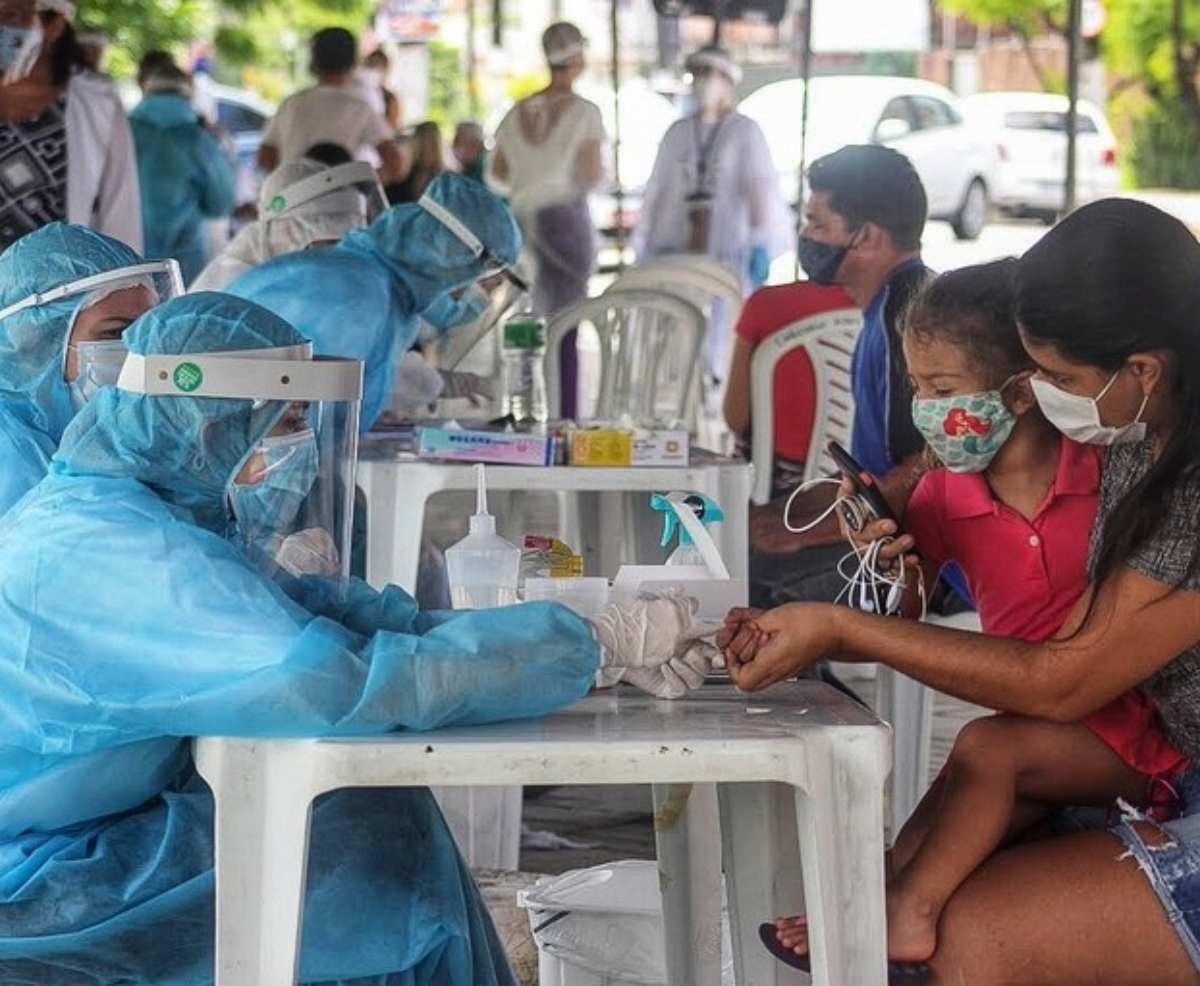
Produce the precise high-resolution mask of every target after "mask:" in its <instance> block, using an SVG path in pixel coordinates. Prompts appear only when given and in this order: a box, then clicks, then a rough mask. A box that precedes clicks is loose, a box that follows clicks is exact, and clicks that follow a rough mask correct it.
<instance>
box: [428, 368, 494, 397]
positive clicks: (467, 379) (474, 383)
mask: <svg viewBox="0 0 1200 986" xmlns="http://www.w3.org/2000/svg"><path fill="white" fill-rule="evenodd" d="M439 373H440V374H441V377H442V397H444V398H456V397H465V398H468V399H469V400H470V401H471V402H472V403H475V404H482V403H486V402H487V401H490V400H491V399H492V398H493V397H495V396H496V392H495V387H494V386H493V384H492V381H491V380H489V379H487V377H481V376H479V374H477V373H464V372H460V371H458V370H440V371H439ZM480 398H482V400H481V399H480Z"/></svg>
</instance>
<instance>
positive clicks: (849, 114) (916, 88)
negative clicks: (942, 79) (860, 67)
mask: <svg viewBox="0 0 1200 986" xmlns="http://www.w3.org/2000/svg"><path fill="white" fill-rule="evenodd" d="M811 85H812V89H811V92H810V98H809V131H808V155H807V156H808V160H809V161H810V162H811V161H813V160H815V159H816V158H818V157H821V156H822V155H825V154H829V153H831V152H833V151H836V150H837V149H838V148H839V147H844V146H845V145H846V144H869V143H876V144H886V145H887V146H888V147H892V148H895V149H896V150H897V151H900V152H901V153H902V154H904V155H905V156H906V157H908V159H909V160H910V161H912V163H913V166H914V167H915V168H916V169H917V173H918V174H919V175H920V176H921V181H922V183H923V184H924V186H925V194H926V195H927V196H928V197H929V215H930V218H932V219H945V220H948V221H949V222H950V223H951V225H952V226H953V227H954V233H955V235H956V236H957V237H958V238H959V239H962V240H973V239H976V238H977V237H978V236H979V234H980V233H982V232H983V227H984V226H985V224H986V223H987V219H988V214H989V211H990V204H991V198H992V190H993V182H994V175H995V169H996V165H997V159H998V151H997V146H996V142H995V141H994V140H992V139H989V137H988V135H987V134H986V132H984V131H982V130H981V129H980V128H978V127H976V126H975V125H973V124H972V123H970V122H968V121H967V120H966V118H965V117H964V115H963V113H962V110H961V109H960V108H959V103H958V100H957V99H956V98H955V96H954V94H953V93H951V92H950V90H948V89H946V88H945V87H944V86H939V85H937V84H936V83H933V82H926V81H924V80H921V79H909V78H899V77H892V76H866V75H864V76H848V75H833V76H820V77H818V78H815V79H813V80H812V82H811ZM803 96H804V83H803V81H802V80H800V79H784V80H783V81H780V82H772V83H770V84H769V85H766V86H763V87H762V88H761V89H758V90H756V91H755V92H753V93H751V94H750V95H749V96H747V97H746V99H744V100H743V101H742V103H741V105H740V106H739V107H738V109H739V110H740V112H742V113H744V114H745V115H746V116H748V117H750V118H751V119H752V120H754V121H755V122H757V123H758V125H759V126H760V127H762V129H763V133H764V134H766V138H767V144H768V146H769V147H770V149H771V156H772V158H773V159H774V161H775V167H776V168H777V169H778V171H779V180H780V182H781V183H782V185H783V188H784V193H785V195H786V196H787V198H788V200H789V201H793V200H794V199H795V198H796V191H797V170H798V168H799V165H800V113H801V104H802V100H803Z"/></svg>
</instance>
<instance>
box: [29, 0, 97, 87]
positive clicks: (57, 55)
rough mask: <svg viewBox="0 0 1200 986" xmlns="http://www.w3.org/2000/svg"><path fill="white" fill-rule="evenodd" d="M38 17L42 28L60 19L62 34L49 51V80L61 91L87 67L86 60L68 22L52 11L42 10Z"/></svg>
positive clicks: (73, 29) (73, 30)
mask: <svg viewBox="0 0 1200 986" xmlns="http://www.w3.org/2000/svg"><path fill="white" fill-rule="evenodd" d="M38 16H39V17H40V18H41V19H42V25H43V27H45V26H48V25H49V24H50V23H51V22H52V21H53V20H54V18H56V17H59V18H62V22H63V29H62V34H60V35H59V36H58V40H57V41H55V42H54V47H53V48H51V49H50V80H51V81H52V82H53V83H54V84H55V85H56V86H58V87H59V88H60V89H61V88H62V87H63V86H65V85H66V84H67V83H68V82H70V81H71V76H72V75H74V74H75V73H76V72H77V71H79V70H80V69H86V68H87V67H88V63H87V58H86V57H85V54H84V51H83V49H82V48H81V47H80V46H79V39H78V38H77V37H76V36H75V28H74V27H73V26H72V24H71V22H70V21H69V20H67V19H66V18H65V17H63V16H62V14H59V13H55V12H54V11H52V10H44V11H42V12H41V13H40V14H38Z"/></svg>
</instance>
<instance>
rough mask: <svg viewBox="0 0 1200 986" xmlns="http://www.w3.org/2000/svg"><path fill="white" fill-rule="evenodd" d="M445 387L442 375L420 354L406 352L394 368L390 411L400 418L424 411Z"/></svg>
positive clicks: (440, 394) (439, 395)
mask: <svg viewBox="0 0 1200 986" xmlns="http://www.w3.org/2000/svg"><path fill="white" fill-rule="evenodd" d="M445 386H446V385H445V383H444V382H443V381H442V375H441V374H440V373H438V371H437V370H435V369H434V368H433V367H431V366H430V365H429V364H428V363H426V362H425V360H424V359H423V358H422V357H421V354H420V353H417V352H412V351H410V352H407V353H405V354H404V358H403V359H401V360H400V364H399V365H398V366H397V367H396V380H395V388H394V394H393V397H392V407H391V411H392V413H393V414H394V415H396V416H397V417H401V418H404V417H409V416H410V415H413V414H417V413H419V412H421V411H424V410H426V409H427V408H428V407H429V405H430V404H432V403H433V402H434V401H436V400H437V399H438V398H439V397H441V396H442V390H443V389H444V388H445Z"/></svg>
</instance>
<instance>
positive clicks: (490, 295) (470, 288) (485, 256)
mask: <svg viewBox="0 0 1200 986" xmlns="http://www.w3.org/2000/svg"><path fill="white" fill-rule="evenodd" d="M417 204H418V205H419V206H420V207H421V208H422V209H424V210H425V211H426V212H428V213H429V214H430V215H431V216H433V218H435V219H436V220H437V221H438V222H440V223H441V224H442V225H443V226H445V227H446V228H447V229H448V230H449V231H450V232H451V233H453V234H454V236H455V237H456V238H457V239H458V240H459V241H460V242H461V243H462V244H463V245H464V246H466V247H467V248H468V249H469V250H470V251H471V252H472V253H473V254H474V255H475V256H476V257H477V258H478V259H479V261H480V262H481V263H482V264H483V273H482V274H480V275H479V276H478V277H477V278H476V279H475V280H474V281H472V282H471V283H470V284H468V285H467V286H466V287H465V288H463V289H461V292H453V293H452V295H453V294H458V293H461V294H462V296H463V298H464V299H465V298H470V299H471V301H468V307H469V308H470V309H471V316H472V317H471V318H470V319H469V320H467V321H464V322H462V323H460V324H459V325H458V326H456V327H455V331H454V332H453V333H452V334H451V335H448V336H444V337H443V339H442V344H441V350H440V355H441V358H440V360H439V362H440V365H441V367H442V368H443V369H445V370H453V369H454V368H455V367H456V366H458V364H459V363H461V362H462V360H463V359H464V358H465V357H466V355H467V354H468V353H469V352H470V351H471V350H472V349H474V348H475V346H476V345H477V344H478V343H479V342H480V341H481V340H482V339H484V338H486V337H487V336H488V334H489V333H490V332H491V331H492V330H493V329H495V327H496V326H497V325H499V324H500V322H501V321H502V320H503V319H504V318H505V317H506V316H507V315H508V314H509V312H511V311H513V310H514V309H515V308H516V307H518V305H520V304H521V302H522V299H523V298H524V296H525V295H526V294H528V293H529V288H530V285H529V283H528V282H527V281H526V280H525V279H524V278H523V277H521V275H520V274H518V273H517V272H516V271H515V270H513V268H512V267H511V266H510V265H509V264H507V263H505V262H504V260H503V259H501V258H500V257H498V256H496V255H495V254H494V253H493V252H492V251H491V250H489V249H488V247H487V246H486V244H484V242H483V241H482V240H481V239H479V237H478V236H476V235H475V234H474V233H473V232H472V231H471V229H470V228H469V227H468V226H467V225H466V224H465V223H464V222H462V220H460V219H459V218H458V217H457V216H456V215H454V213H452V212H451V211H450V210H449V209H447V208H446V207H445V206H443V205H442V204H441V203H440V202H438V201H436V200H434V199H432V198H430V197H429V196H428V195H425V196H422V197H421V199H420V200H419V201H418V203H417ZM455 300H461V299H455Z"/></svg>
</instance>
